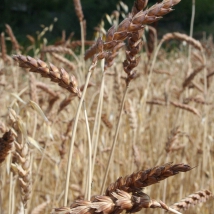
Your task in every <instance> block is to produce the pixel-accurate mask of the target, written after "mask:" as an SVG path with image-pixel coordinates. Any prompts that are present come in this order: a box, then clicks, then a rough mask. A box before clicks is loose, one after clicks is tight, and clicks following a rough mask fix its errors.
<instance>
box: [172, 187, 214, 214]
mask: <svg viewBox="0 0 214 214" xmlns="http://www.w3.org/2000/svg"><path fill="white" fill-rule="evenodd" d="M211 198H212V199H214V197H213V194H212V193H211V192H210V191H209V190H201V191H198V192H196V193H193V194H191V195H189V196H187V197H186V198H184V199H182V200H181V201H179V202H177V203H175V204H173V205H172V206H170V207H171V208H173V209H175V210H178V211H182V210H187V209H189V208H190V207H191V206H196V205H198V204H200V203H205V202H206V201H207V200H209V199H211Z"/></svg>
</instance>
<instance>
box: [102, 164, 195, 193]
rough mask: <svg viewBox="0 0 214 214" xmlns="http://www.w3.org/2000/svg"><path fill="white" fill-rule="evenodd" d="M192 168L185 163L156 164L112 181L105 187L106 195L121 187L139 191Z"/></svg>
mask: <svg viewBox="0 0 214 214" xmlns="http://www.w3.org/2000/svg"><path fill="white" fill-rule="evenodd" d="M191 169H192V168H191V167H190V166H189V165H186V164H183V163H181V164H174V165H173V164H172V162H171V163H167V164H164V165H162V166H156V167H154V168H151V169H147V170H145V171H139V172H136V173H133V174H131V175H129V176H126V177H120V178H118V179H117V181H116V182H115V183H112V184H110V185H109V186H108V188H107V189H106V193H105V194H106V195H111V192H113V191H115V190H116V189H121V190H124V191H126V192H136V191H141V189H142V188H143V187H146V186H150V185H152V184H155V183H158V182H159V181H161V180H164V179H166V178H168V177H171V176H174V175H176V174H178V173H179V172H187V171H189V170H191Z"/></svg>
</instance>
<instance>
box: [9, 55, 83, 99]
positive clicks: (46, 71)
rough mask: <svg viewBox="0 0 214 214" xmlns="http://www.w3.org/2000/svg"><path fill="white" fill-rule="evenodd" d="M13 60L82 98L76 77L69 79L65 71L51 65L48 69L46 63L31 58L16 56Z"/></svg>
mask: <svg viewBox="0 0 214 214" xmlns="http://www.w3.org/2000/svg"><path fill="white" fill-rule="evenodd" d="M13 59H14V60H16V61H18V63H19V66H20V67H22V68H29V69H30V70H29V71H30V72H35V73H40V74H41V75H42V77H45V78H50V79H51V81H53V82H56V83H58V85H59V86H61V87H62V88H65V89H67V90H68V91H70V92H71V93H72V94H73V95H74V96H78V97H80V96H81V92H80V90H79V88H78V85H77V80H76V78H75V76H73V75H71V77H69V74H68V73H67V71H66V70H65V69H63V68H57V67H56V66H54V65H53V64H51V63H50V65H49V67H48V65H47V64H46V63H45V62H44V61H42V60H40V59H37V60H36V59H34V58H32V57H30V56H23V55H14V56H13Z"/></svg>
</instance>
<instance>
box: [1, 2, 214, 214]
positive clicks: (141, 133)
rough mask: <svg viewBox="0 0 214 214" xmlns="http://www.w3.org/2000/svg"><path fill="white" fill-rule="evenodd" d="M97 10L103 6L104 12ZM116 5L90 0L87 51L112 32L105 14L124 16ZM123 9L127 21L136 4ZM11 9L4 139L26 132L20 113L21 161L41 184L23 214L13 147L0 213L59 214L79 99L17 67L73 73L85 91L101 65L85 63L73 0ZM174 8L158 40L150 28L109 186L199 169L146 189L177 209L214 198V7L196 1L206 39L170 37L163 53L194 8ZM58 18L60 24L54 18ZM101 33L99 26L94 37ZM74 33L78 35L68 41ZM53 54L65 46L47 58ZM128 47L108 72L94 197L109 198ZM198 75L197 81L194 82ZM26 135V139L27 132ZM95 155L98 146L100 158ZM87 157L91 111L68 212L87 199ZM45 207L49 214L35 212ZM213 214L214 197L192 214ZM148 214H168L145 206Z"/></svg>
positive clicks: (32, 188) (77, 145)
mask: <svg viewBox="0 0 214 214" xmlns="http://www.w3.org/2000/svg"><path fill="white" fill-rule="evenodd" d="M153 3H155V1H149V6H151V5H152V4H153ZM95 4H98V5H100V10H99V11H98V9H97V7H98V6H96V7H95V6H94V5H95ZM116 4H117V2H115V1H102V3H101V1H82V8H83V13H84V16H85V19H86V23H87V34H86V36H85V40H86V46H85V49H87V48H89V46H90V45H91V44H93V41H94V39H95V38H97V36H98V34H99V33H97V31H96V30H97V29H98V27H100V29H101V30H100V31H101V32H102V33H103V30H102V29H105V30H106V31H107V30H108V28H109V27H110V26H111V24H110V23H109V21H108V16H105V14H109V17H110V15H111V13H112V11H114V10H116ZM124 4H125V5H123V6H121V5H120V6H118V8H119V9H120V11H119V14H120V21H121V20H122V19H123V17H122V16H123V14H124V15H126V14H127V11H126V4H127V6H128V8H129V10H128V11H130V10H131V5H132V4H133V2H132V1H124ZM3 5H4V6H2V5H1V6H0V10H2V11H3V13H2V14H3V16H2V17H3V18H2V19H1V21H0V30H1V32H4V35H5V39H6V49H5V50H6V51H7V53H6V58H4V55H3V53H2V52H1V55H0V56H1V57H0V106H1V107H0V109H1V110H0V133H1V136H2V135H3V134H4V133H5V132H6V131H8V130H9V129H14V132H17V129H19V128H20V126H21V125H18V126H19V128H17V126H16V125H15V126H14V123H13V117H14V115H13V110H14V112H15V113H14V114H16V115H19V116H18V118H19V119H17V118H16V119H15V120H17V121H19V122H20V121H21V122H20V123H21V124H24V125H23V126H21V127H22V128H21V135H23V136H24V137H26V136H27V141H28V146H29V152H28V155H29V157H25V156H24V154H23V153H22V154H21V156H23V158H24V160H23V164H25V163H26V161H27V160H29V163H30V164H29V169H30V170H29V169H27V171H28V170H29V172H30V175H31V179H30V180H31V181H32V183H31V182H29V186H28V189H27V190H26V192H27V193H29V195H30V197H29V200H28V208H27V209H26V210H25V211H24V210H23V207H22V203H21V194H22V195H23V192H22V193H21V190H20V183H19V176H18V167H17V165H16V164H15V163H16V161H17V156H16V155H17V154H16V152H15V148H13V149H12V152H11V153H10V154H9V155H8V157H7V159H6V160H5V161H4V162H3V163H1V165H0V176H1V185H0V191H1V192H0V193H1V195H0V196H1V197H0V213H2V214H7V213H9V214H10V213H12V214H15V213H25V214H26V213H32V214H36V213H50V212H51V210H52V209H53V208H55V207H61V206H63V198H64V189H65V180H66V173H67V162H68V151H69V143H70V139H71V136H72V125H73V124H74V118H75V115H76V111H77V108H78V104H79V99H78V98H77V97H71V96H70V93H69V92H68V91H67V90H65V89H63V88H62V87H60V86H59V85H57V84H56V83H54V82H51V81H50V80H49V79H47V78H42V77H41V76H40V75H39V74H35V73H33V74H32V73H30V72H28V71H27V69H24V68H20V67H18V64H17V63H16V62H15V61H14V60H13V59H12V55H13V54H23V55H30V56H31V57H34V58H35V59H37V58H40V59H42V60H43V61H45V62H47V63H48V62H51V63H52V64H54V65H55V66H57V67H58V68H64V69H65V70H66V71H67V72H68V74H69V75H74V76H75V77H76V81H77V83H78V85H79V86H80V87H81V86H84V84H85V78H86V75H87V72H88V69H89V67H90V65H91V63H92V62H91V60H90V59H89V60H86V61H84V60H83V55H82V52H83V51H84V50H83V49H82V48H81V33H80V27H79V21H78V18H77V17H76V14H75V11H74V8H73V7H74V6H73V2H72V1H69V2H68V1H54V3H52V1H51V2H50V1H31V2H27V1H20V2H19V3H17V1H4V4H3ZM41 8H43V9H42V10H41ZM174 9H175V11H173V12H172V13H171V14H169V15H166V16H164V17H163V20H161V21H159V22H158V24H156V29H157V37H156V31H155V28H152V29H154V31H152V32H153V34H152V33H151V31H150V30H149V29H148V28H146V29H145V36H144V37H143V47H142V50H141V52H140V56H141V58H140V63H139V65H138V66H137V68H136V69H135V70H136V71H137V75H136V78H135V79H134V80H132V81H131V82H130V85H129V90H128V92H127V96H126V99H125V104H124V108H123V110H122V115H121V125H120V129H119V134H118V138H117V144H116V147H115V151H114V156H113V160H112V162H111V165H110V170H109V174H108V177H107V182H106V185H105V186H106V187H107V186H108V185H109V184H110V183H112V182H114V181H116V179H117V178H118V177H120V176H126V175H130V174H132V173H133V172H136V171H139V170H145V169H149V168H152V167H155V166H158V165H162V164H165V163H168V162H173V163H186V164H189V165H190V166H191V167H194V168H193V169H192V170H191V171H189V172H186V173H179V174H178V175H175V176H173V177H171V178H169V179H167V180H164V181H161V182H160V183H159V184H154V185H152V186H149V187H146V188H145V189H144V192H145V193H146V194H148V195H149V196H150V197H151V198H154V199H155V200H157V201H159V200H162V201H164V202H165V203H166V204H167V205H169V206H170V205H172V204H173V203H175V202H178V201H180V200H181V199H182V198H184V197H186V196H188V195H190V194H192V193H194V192H197V191H199V190H204V189H207V190H210V191H211V192H212V193H214V123H213V121H214V114H213V109H214V79H213V78H214V77H213V74H214V44H213V33H214V32H213V31H214V30H213V29H214V27H213V26H214V12H213V11H214V2H211V1H208V0H207V1H205V0H204V1H199V0H196V17H195V28H194V34H193V35H195V38H198V39H200V42H198V41H196V40H191V39H189V37H186V38H184V39H183V40H182V41H181V40H176V39H175V40H174V39H168V40H166V41H165V42H164V43H163V45H162V46H161V48H160V50H159V51H158V52H156V50H157V45H158V44H160V41H162V40H161V39H162V38H163V36H164V35H165V34H166V33H171V32H174V31H179V32H181V33H186V34H187V35H188V34H189V26H190V19H191V1H185V0H183V1H181V3H180V4H178V5H177V6H175V7H174ZM94 14H96V15H94ZM55 17H57V19H58V21H56V19H55V21H54V18H55ZM111 18H112V20H113V19H114V17H111ZM6 23H7V24H9V25H10V26H11V28H12V29H13V33H14V35H15V36H16V39H17V41H18V42H19V44H20V46H21V47H18V48H17V47H15V45H14V41H13V39H12V38H11V36H9V35H8V34H7V33H6V32H7V31H8V28H7V30H6V28H5V24H6ZM41 24H42V26H41ZM153 26H155V25H153ZM94 27H97V28H96V29H95V30H94ZM36 32H37V33H36ZM72 32H74V33H75V34H74V36H73V37H71V39H69V35H70V33H72ZM154 32H155V33H154ZM27 35H28V36H27ZM26 36H27V37H26ZM1 38H2V37H1ZM11 40H12V42H11ZM87 42H88V43H87ZM189 45H191V54H189V53H190V52H189ZM50 47H51V48H56V49H55V50H53V51H47V48H50ZM59 47H62V48H67V49H69V50H70V52H69V51H68V50H67V49H66V50H67V52H66V51H65V49H64V50H63V49H61V51H59V49H58V50H57V48H59ZM45 48H46V50H45ZM200 48H201V49H200ZM2 50H3V46H2V43H1V51H2ZM125 50H126V47H123V48H122V49H121V50H120V51H119V53H118V56H117V57H116V58H115V61H114V64H113V66H112V67H110V68H108V69H107V70H106V71H105V80H104V91H103V104H102V112H101V113H100V114H101V115H100V116H101V121H100V122H101V123H100V133H99V138H98V146H97V156H96V159H95V165H94V173H93V176H92V184H91V195H97V194H100V191H101V187H102V182H103V178H104V174H105V170H106V166H107V163H108V158H109V156H110V150H111V146H112V142H113V139H114V136H115V130H116V127H117V121H118V118H119V111H120V106H121V102H122V98H123V94H124V92H125V89H126V84H125V78H126V73H125V72H124V71H123V61H124V59H125V58H126V55H125ZM155 53H157V58H156V60H154V59H155V56H154V55H155ZM153 60H154V61H153ZM153 62H154V68H153V69H152V70H153V71H152V72H151V67H152V63H153ZM102 72H103V71H102V64H101V63H100V61H98V63H97V66H96V69H95V70H94V71H93V73H92V76H91V79H90V87H88V89H87V92H86V97H85V106H86V110H87V115H88V121H89V127H90V134H91V136H92V134H93V126H94V124H95V122H96V112H97V106H98V100H99V95H100V93H101V81H102V76H103V74H102ZM191 74H193V75H192V77H191V78H189V79H188V77H190V75H191ZM148 82H149V83H150V84H149V85H148ZM31 101H33V104H32V102H31ZM63 101H66V102H67V103H66V104H68V105H65V102H63ZM34 103H36V104H37V105H36V104H34ZM38 107H39V108H40V109H39V108H38ZM11 114H12V115H13V116H11ZM44 115H45V116H44ZM46 117H47V118H48V122H47V120H46ZM11 118H12V119H11ZM23 127H24V128H23ZM17 133H18V136H19V135H20V133H19V132H17ZM23 133H25V134H23ZM19 140H20V139H17V141H19ZM94 148H95V145H94V144H92V155H93V154H94V153H93V152H94ZM18 159H19V158H18ZM88 159H89V149H88V136H87V126H86V123H85V117H84V111H83V110H82V111H81V113H80V118H79V122H78V127H77V131H76V138H75V141H74V148H73V157H72V166H71V176H70V184H69V195H68V202H67V204H68V205H69V204H71V203H72V202H73V201H74V200H75V199H82V198H84V197H86V195H87V194H86V193H87V189H88V184H87V179H88V174H89V172H88ZM11 162H12V163H13V164H12V165H11ZM26 182H28V179H27V181H26ZM39 205H42V206H41V207H42V208H41V209H40V210H39V209H37V210H35V209H34V208H36V207H37V206H39ZM213 210H214V203H213V199H210V200H208V201H207V202H206V203H201V204H200V205H197V206H195V207H193V208H191V209H190V210H188V211H184V212H183V213H203V214H211V213H213ZM140 212H141V213H164V212H165V211H163V210H161V209H143V210H141V211H140Z"/></svg>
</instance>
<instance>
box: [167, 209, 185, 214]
mask: <svg viewBox="0 0 214 214" xmlns="http://www.w3.org/2000/svg"><path fill="white" fill-rule="evenodd" d="M169 211H170V212H172V213H175V214H182V213H180V212H178V211H177V210H175V209H172V208H171V207H169Z"/></svg>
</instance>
